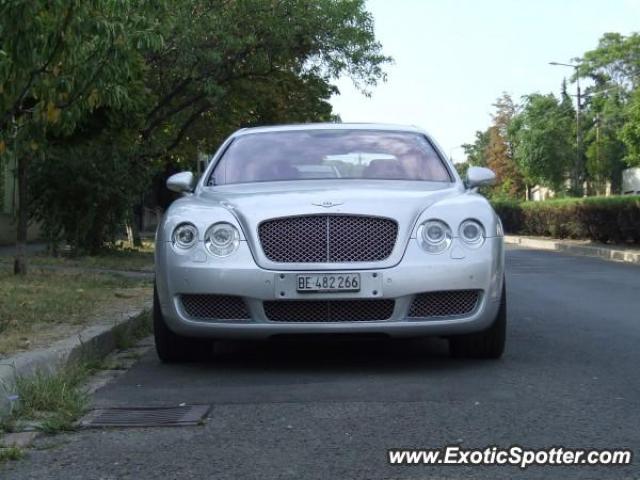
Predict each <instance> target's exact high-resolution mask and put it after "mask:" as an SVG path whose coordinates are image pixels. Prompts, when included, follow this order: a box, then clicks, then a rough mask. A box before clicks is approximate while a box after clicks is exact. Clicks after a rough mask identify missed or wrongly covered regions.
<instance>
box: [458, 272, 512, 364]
mask: <svg viewBox="0 0 640 480" xmlns="http://www.w3.org/2000/svg"><path fill="white" fill-rule="evenodd" d="M506 339H507V294H506V286H505V281H504V280H503V282H502V296H501V298H500V308H499V309H498V314H497V315H496V319H495V320H494V321H493V323H492V324H491V326H490V327H489V328H487V329H486V330H483V331H481V332H475V333H469V334H466V335H456V336H453V337H449V353H450V354H451V356H452V357H454V358H483V359H494V360H495V359H498V358H500V357H502V354H503V353H504V347H505V343H506Z"/></svg>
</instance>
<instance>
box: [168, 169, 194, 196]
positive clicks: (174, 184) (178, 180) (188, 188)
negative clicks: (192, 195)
mask: <svg viewBox="0 0 640 480" xmlns="http://www.w3.org/2000/svg"><path fill="white" fill-rule="evenodd" d="M193 180H194V177H193V173H191V172H180V173H176V174H174V175H171V176H170V177H169V178H168V179H167V188H168V189H169V190H171V191H172V192H178V193H184V192H192V191H193V183H194V181H193Z"/></svg>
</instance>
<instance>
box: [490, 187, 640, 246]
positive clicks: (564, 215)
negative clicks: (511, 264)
mask: <svg viewBox="0 0 640 480" xmlns="http://www.w3.org/2000/svg"><path fill="white" fill-rule="evenodd" d="M492 204H493V207H494V208H495V210H496V212H497V213H498V215H499V216H500V219H501V220H502V224H503V226H504V230H505V232H506V233H507V234H513V235H540V236H545V237H554V238H573V239H588V240H593V241H596V242H603V243H636V244H638V243H640V196H632V195H625V196H613V197H586V198H566V199H557V200H546V201H544V202H515V201H495V202H492Z"/></svg>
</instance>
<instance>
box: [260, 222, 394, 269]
mask: <svg viewBox="0 0 640 480" xmlns="http://www.w3.org/2000/svg"><path fill="white" fill-rule="evenodd" d="M258 237H259V240H260V245H261V246H262V251H263V252H264V254H265V256H266V257H267V258H268V259H269V260H271V261H272V262H277V263H351V262H379V261H382V260H386V259H387V258H389V256H390V255H391V252H392V251H393V248H394V247H395V244H396V240H397V237H398V224H397V222H396V221H395V220H393V219H390V218H384V217H370V216H362V215H307V216H297V217H281V218H274V219H271V220H266V221H264V222H262V223H261V224H260V225H259V227H258Z"/></svg>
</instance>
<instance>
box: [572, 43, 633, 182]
mask: <svg viewBox="0 0 640 480" xmlns="http://www.w3.org/2000/svg"><path fill="white" fill-rule="evenodd" d="M580 60H581V63H580V69H579V74H580V75H581V76H587V77H589V78H591V79H592V80H593V81H594V83H595V86H594V87H592V88H590V89H589V90H588V91H587V96H588V97H590V107H591V109H592V118H593V120H594V121H593V128H592V130H591V132H590V135H589V139H590V142H591V145H590V147H589V148H590V150H588V152H587V156H588V161H589V164H590V165H591V167H590V168H591V169H592V170H593V171H594V174H595V175H596V177H597V178H604V177H606V178H609V179H610V181H611V183H612V186H613V187H614V189H617V188H618V186H619V183H620V181H621V179H620V171H621V169H622V168H623V164H622V163H621V160H624V161H625V162H626V164H627V165H629V166H633V165H638V164H640V156H638V151H639V148H638V146H639V145H640V140H639V138H638V137H639V135H638V133H637V132H638V131H639V130H640V115H639V114H638V103H639V100H638V98H639V94H638V91H639V89H640V75H639V73H640V34H639V33H632V34H631V35H628V36H624V35H621V34H619V33H606V34H604V35H603V36H602V38H601V39H600V41H599V43H598V47H597V48H595V49H594V50H590V51H588V52H586V53H585V54H584V55H583V57H582V59H580Z"/></svg>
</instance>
